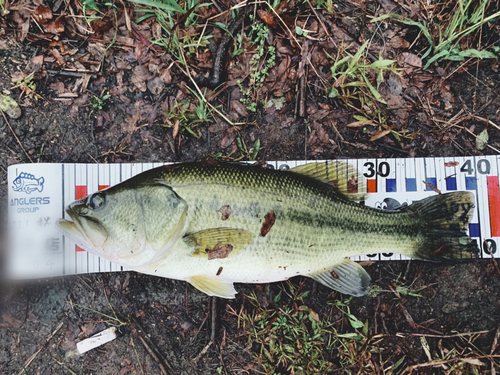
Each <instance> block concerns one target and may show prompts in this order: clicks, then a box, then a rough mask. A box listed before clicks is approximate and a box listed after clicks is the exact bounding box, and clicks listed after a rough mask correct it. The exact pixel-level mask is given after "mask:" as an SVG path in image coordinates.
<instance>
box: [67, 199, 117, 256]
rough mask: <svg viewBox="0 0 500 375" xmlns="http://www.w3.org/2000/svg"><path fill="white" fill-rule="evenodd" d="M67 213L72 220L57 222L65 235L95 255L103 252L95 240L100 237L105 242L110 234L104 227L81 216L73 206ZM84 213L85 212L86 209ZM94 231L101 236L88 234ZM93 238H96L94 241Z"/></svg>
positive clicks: (94, 220)
mask: <svg viewBox="0 0 500 375" xmlns="http://www.w3.org/2000/svg"><path fill="white" fill-rule="evenodd" d="M65 211H66V213H67V214H68V215H69V217H70V218H71V220H66V219H59V220H57V226H58V227H59V228H60V229H61V231H62V232H63V234H64V235H65V236H67V237H69V238H70V239H71V240H73V241H74V242H75V243H76V244H77V245H78V246H80V247H83V248H84V249H86V250H89V251H91V252H94V253H95V252H102V250H101V249H99V248H100V246H98V245H97V244H96V243H95V239H96V238H97V237H100V239H101V240H102V242H104V241H105V238H107V235H108V233H107V231H106V229H105V228H104V226H103V225H102V224H101V223H100V222H99V221H98V220H96V219H94V218H92V217H88V216H85V215H81V214H79V213H78V211H77V210H75V208H74V207H73V205H70V206H68V207H67V208H66V210H65ZM83 211H85V209H84V210H83ZM82 221H85V223H82ZM92 229H93V230H94V232H98V233H99V234H100V236H97V237H96V235H92V233H88V231H89V230H92ZM103 233H105V235H103ZM104 237H105V238H104ZM92 238H94V241H93V240H92ZM100 242H101V241H100ZM101 245H102V243H101Z"/></svg>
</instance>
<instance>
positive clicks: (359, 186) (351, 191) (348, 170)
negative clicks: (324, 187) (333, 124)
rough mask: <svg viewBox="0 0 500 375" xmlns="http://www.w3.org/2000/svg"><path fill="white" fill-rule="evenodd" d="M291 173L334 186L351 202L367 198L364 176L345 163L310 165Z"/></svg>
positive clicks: (293, 169)
mask: <svg viewBox="0 0 500 375" xmlns="http://www.w3.org/2000/svg"><path fill="white" fill-rule="evenodd" d="M290 171H292V172H295V173H300V174H303V175H306V176H309V177H312V178H315V179H317V180H320V181H322V182H325V183H327V184H329V185H333V186H335V187H336V188H337V189H339V191H340V192H341V193H342V194H344V195H345V196H346V197H347V198H348V199H350V200H354V201H360V200H363V199H364V198H365V195H366V186H365V183H364V179H363V174H362V173H361V172H360V171H358V169H357V168H355V167H354V166H352V165H351V164H349V163H346V162H344V161H339V160H334V161H326V162H319V163H309V164H304V165H299V166H297V167H294V168H291V169H290Z"/></svg>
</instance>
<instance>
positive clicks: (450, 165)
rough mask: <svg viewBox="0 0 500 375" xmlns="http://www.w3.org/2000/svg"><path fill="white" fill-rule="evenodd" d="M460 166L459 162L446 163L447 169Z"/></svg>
mask: <svg viewBox="0 0 500 375" xmlns="http://www.w3.org/2000/svg"><path fill="white" fill-rule="evenodd" d="M458 164H460V163H459V162H458V161H447V162H445V163H444V166H445V167H456V166H457V165H458Z"/></svg>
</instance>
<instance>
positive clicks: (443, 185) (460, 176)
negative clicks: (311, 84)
mask: <svg viewBox="0 0 500 375" xmlns="http://www.w3.org/2000/svg"><path fill="white" fill-rule="evenodd" d="M343 161H344V162H347V163H349V164H350V165H352V166H354V167H355V168H357V170H358V175H355V176H354V178H355V179H357V180H358V181H360V182H361V181H363V182H364V186H365V187H366V188H365V189H366V191H367V192H369V193H376V194H370V195H369V200H370V196H371V197H375V200H376V202H377V204H379V205H380V207H381V208H383V207H384V204H386V203H387V202H385V200H387V199H393V200H395V201H397V202H398V203H399V204H405V203H407V204H411V203H412V201H415V200H419V199H422V198H423V197H425V196H430V195H434V194H435V192H433V191H432V190H433V189H432V186H434V187H435V188H437V189H439V190H440V191H441V192H442V193H446V192H452V191H460V190H468V191H470V192H471V193H473V194H474V195H475V200H476V207H475V208H474V214H473V218H472V221H471V223H470V225H469V233H470V235H471V237H472V238H473V239H475V240H477V242H478V245H479V247H480V248H481V250H482V251H481V256H482V257H485V258H488V257H491V256H490V254H488V253H487V252H486V251H485V250H487V249H488V248H490V249H491V250H492V251H496V248H497V244H498V241H499V240H500V187H499V157H498V156H477V157H444V158H443V157H437V158H418V159H386V158H381V159H348V160H343ZM314 162H316V161H314ZM305 163H306V162H305V161H274V162H269V163H268V166H269V167H273V168H275V169H289V168H293V167H295V166H297V165H302V164H305ZM162 165H165V163H144V164H141V163H127V164H118V165H116V164H99V165H97V164H62V165H61V169H60V171H61V172H60V173H61V178H62V180H61V184H62V185H61V186H62V189H61V195H62V196H61V200H62V203H63V207H64V204H66V205H67V204H68V203H70V202H72V201H74V200H76V199H80V198H83V197H85V196H87V195H88V194H92V193H93V192H96V191H98V190H102V189H105V188H107V187H109V186H113V185H115V184H117V183H119V182H121V181H124V180H126V179H128V178H130V177H132V176H134V175H136V174H138V173H140V172H142V171H145V170H149V169H151V168H155V167H158V166H162ZM19 171H20V169H19V167H17V169H13V170H12V172H14V173H15V172H17V173H16V175H17V174H18V173H20V172H19ZM332 172H333V171H332ZM335 175H336V171H335ZM347 177H348V178H351V177H352V176H347ZM424 181H425V182H427V184H426V183H424ZM372 200H373V199H372ZM367 202H368V201H367ZM367 204H368V203H367ZM370 205H372V202H370ZM62 214H63V216H64V217H66V218H67V214H66V213H65V212H64V211H63V212H62ZM61 239H62V248H61V249H62V251H59V252H57V251H55V250H54V251H53V254H51V256H53V257H54V258H51V259H50V262H51V265H55V267H54V268H53V269H54V271H55V272H60V273H59V274H75V273H87V272H109V271H119V270H122V269H123V267H121V266H118V265H116V264H114V263H112V262H109V261H108V260H106V259H104V258H102V259H101V258H99V257H97V256H94V255H92V254H90V253H87V252H85V251H83V249H80V248H79V247H78V246H76V244H75V243H74V242H73V241H71V240H70V239H68V238H62V237H61ZM55 257H60V258H55ZM353 259H356V260H378V259H405V257H403V256H400V255H399V254H387V253H382V254H367V255H362V256H356V257H353ZM32 263H35V262H32ZM51 267H52V266H51ZM59 267H61V269H59Z"/></svg>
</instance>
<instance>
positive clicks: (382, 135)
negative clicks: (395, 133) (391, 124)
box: [370, 129, 392, 141]
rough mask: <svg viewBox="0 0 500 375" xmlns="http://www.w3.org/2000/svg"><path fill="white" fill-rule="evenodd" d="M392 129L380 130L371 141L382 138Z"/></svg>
mask: <svg viewBox="0 0 500 375" xmlns="http://www.w3.org/2000/svg"><path fill="white" fill-rule="evenodd" d="M391 131H392V130H391V129H386V130H382V131H381V132H378V133H377V134H375V135H374V136H372V137H371V138H370V141H376V140H377V139H380V138H382V137H385V136H386V135H387V134H389V133H390V132H391Z"/></svg>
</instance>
